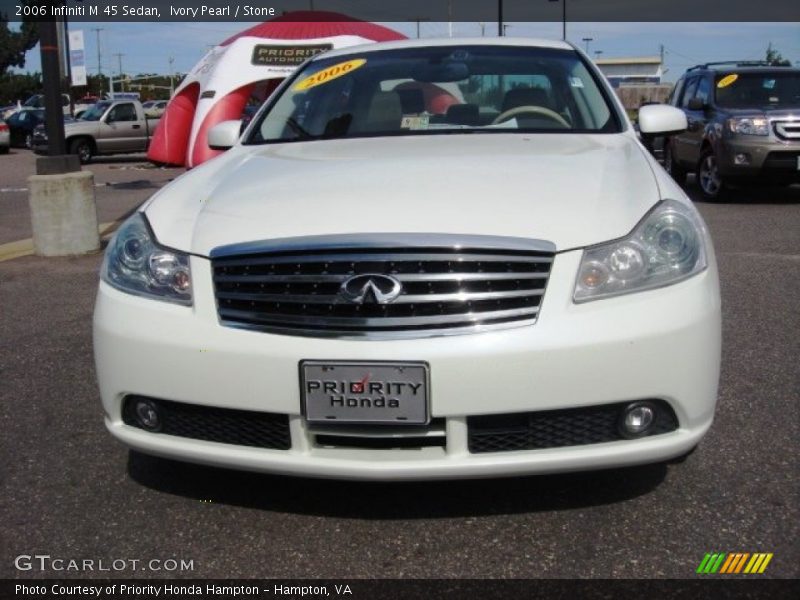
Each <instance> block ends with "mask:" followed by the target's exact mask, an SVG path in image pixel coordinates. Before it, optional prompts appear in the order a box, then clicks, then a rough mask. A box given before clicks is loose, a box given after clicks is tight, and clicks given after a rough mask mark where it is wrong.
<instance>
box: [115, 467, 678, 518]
mask: <svg viewBox="0 0 800 600" xmlns="http://www.w3.org/2000/svg"><path fill="white" fill-rule="evenodd" d="M128 473H129V475H130V476H131V478H132V479H133V480H134V481H136V482H137V483H139V484H141V485H143V486H145V487H148V488H150V489H153V490H156V491H159V492H163V493H167V494H174V495H178V496H183V497H185V498H191V499H196V500H198V501H201V502H204V503H212V504H223V505H225V504H227V505H232V506H240V507H245V508H255V509H261V510H268V511H273V512H284V513H297V514H304V515H314V516H327V517H336V518H359V519H423V518H427V519H430V518H443V517H464V516H485V515H496V514H515V513H529V512H539V511H556V510H568V509H575V508H583V507H590V506H599V505H603V504H612V503H617V502H621V501H625V500H630V499H633V498H636V497H637V496H641V495H644V494H647V493H649V492H651V491H652V490H654V489H655V488H656V487H658V485H659V484H660V483H661V482H662V481H663V480H664V477H665V476H666V473H667V465H666V464H663V463H661V464H653V465H644V466H637V467H627V468H624V469H610V470H605V471H591V472H584V473H568V474H559V475H539V476H528V477H514V478H502V479H481V480H457V481H427V482H396V483H394V482H388V483H387V482H355V481H337V480H325V479H309V478H302V477H283V476H275V475H263V474H256V473H248V472H241V471H232V470H227V469H218V468H213V467H205V466H200V465H193V464H188V463H181V462H176V461H172V460H167V459H163V458H157V457H152V456H148V455H144V454H141V453H139V452H136V451H130V452H129V455H128Z"/></svg>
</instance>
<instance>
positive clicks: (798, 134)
mask: <svg viewBox="0 0 800 600" xmlns="http://www.w3.org/2000/svg"><path fill="white" fill-rule="evenodd" d="M772 128H773V129H774V131H775V135H777V136H778V137H779V138H780V139H782V140H789V141H797V140H800V119H796V120H793V121H792V120H789V121H783V120H781V121H772Z"/></svg>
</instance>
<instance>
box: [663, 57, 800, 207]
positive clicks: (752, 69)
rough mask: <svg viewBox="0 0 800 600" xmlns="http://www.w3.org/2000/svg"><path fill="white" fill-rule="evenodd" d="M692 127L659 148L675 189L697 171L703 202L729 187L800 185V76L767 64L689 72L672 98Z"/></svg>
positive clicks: (728, 65)
mask: <svg viewBox="0 0 800 600" xmlns="http://www.w3.org/2000/svg"><path fill="white" fill-rule="evenodd" d="M670 103H671V104H672V105H673V106H676V107H679V108H681V109H682V110H683V111H684V112H685V113H686V115H687V119H688V123H689V128H688V130H687V131H685V132H683V133H680V134H678V135H674V136H671V137H670V138H669V139H668V140H667V143H666V144H665V148H664V161H665V166H666V168H667V170H668V171H669V172H670V174H671V175H672V177H673V178H674V179H675V180H676V181H678V182H679V183H683V181H684V180H685V178H686V174H687V173H689V172H696V173H697V179H698V183H699V184H700V189H701V191H702V192H703V196H705V197H706V198H707V199H710V200H715V199H718V198H720V197H722V196H723V195H724V194H725V193H726V192H727V191H728V190H729V189H730V186H731V184H734V185H735V184H740V183H750V182H755V183H761V184H778V185H780V184H791V183H797V182H800V69H796V68H791V67H782V66H772V65H770V64H769V63H757V62H739V63H731V62H725V63H708V64H704V65H698V66H696V67H692V68H691V69H689V70H688V71H687V72H686V73H685V74H684V75H683V76H682V77H681V78H680V80H679V81H678V83H677V85H676V86H675V89H674V90H673V93H672V95H671V97H670Z"/></svg>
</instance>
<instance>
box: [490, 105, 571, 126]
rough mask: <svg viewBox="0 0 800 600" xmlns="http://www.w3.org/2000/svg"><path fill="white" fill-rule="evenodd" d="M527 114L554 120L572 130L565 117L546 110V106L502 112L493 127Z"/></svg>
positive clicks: (521, 107)
mask: <svg viewBox="0 0 800 600" xmlns="http://www.w3.org/2000/svg"><path fill="white" fill-rule="evenodd" d="M525 113H533V114H535V115H540V116H542V117H547V118H548V119H552V120H553V121H555V122H556V123H558V124H559V125H563V126H564V127H566V128H567V129H570V128H571V127H572V125H570V124H569V123H568V122H567V121H566V119H564V117H562V116H561V115H560V114H558V113H557V112H556V111H554V110H550V109H549V108H545V107H544V106H530V105H529V106H516V107H514V108H509V109H508V110H506V111H504V112H501V113H500V114H499V115H497V116H496V117H495V119H494V121H492V125H497V124H498V123H502V122H503V121H508V120H509V119H510V118H512V117H516V116H517V115H522V114H525Z"/></svg>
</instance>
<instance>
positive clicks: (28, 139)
mask: <svg viewBox="0 0 800 600" xmlns="http://www.w3.org/2000/svg"><path fill="white" fill-rule="evenodd" d="M6 123H7V125H8V129H9V133H10V136H11V145H12V146H16V147H23V148H32V147H33V130H34V129H36V127H37V126H38V125H39V124H41V123H44V111H43V110H42V109H39V108H24V109H22V110H20V111H19V112H15V113H14V114H12V115H11V116H10V117H9V118H8V119H7V120H6Z"/></svg>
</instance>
